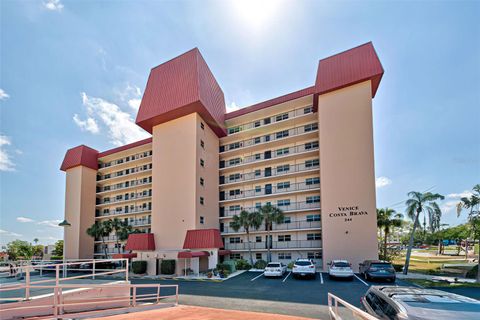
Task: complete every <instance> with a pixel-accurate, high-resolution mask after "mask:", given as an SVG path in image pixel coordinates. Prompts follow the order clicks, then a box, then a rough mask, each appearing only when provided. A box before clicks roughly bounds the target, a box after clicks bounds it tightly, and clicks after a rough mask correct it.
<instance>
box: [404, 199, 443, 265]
mask: <svg viewBox="0 0 480 320" xmlns="http://www.w3.org/2000/svg"><path fill="white" fill-rule="evenodd" d="M408 196H409V197H410V199H408V200H407V201H406V202H405V204H406V206H407V209H406V213H407V216H408V217H409V218H410V219H412V220H413V228H412V233H411V234H410V241H409V242H408V249H407V256H406V258H405V266H404V268H403V274H407V273H408V266H409V264H410V256H411V254H412V248H413V240H414V236H415V230H416V229H417V226H418V225H419V221H418V217H419V216H420V214H421V213H422V212H423V213H424V214H425V212H426V213H428V215H429V216H441V215H442V212H441V210H440V207H439V206H438V204H437V203H436V202H435V200H438V199H440V200H443V199H445V197H444V196H442V195H440V194H438V193H431V192H424V193H422V192H417V191H411V192H409V193H408Z"/></svg>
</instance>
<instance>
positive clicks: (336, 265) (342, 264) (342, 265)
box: [333, 262, 350, 268]
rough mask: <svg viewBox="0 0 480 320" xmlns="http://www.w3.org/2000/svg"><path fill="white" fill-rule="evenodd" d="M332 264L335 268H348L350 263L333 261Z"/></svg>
mask: <svg viewBox="0 0 480 320" xmlns="http://www.w3.org/2000/svg"><path fill="white" fill-rule="evenodd" d="M333 266H334V267H337V268H350V265H349V264H348V263H346V262H334V263H333Z"/></svg>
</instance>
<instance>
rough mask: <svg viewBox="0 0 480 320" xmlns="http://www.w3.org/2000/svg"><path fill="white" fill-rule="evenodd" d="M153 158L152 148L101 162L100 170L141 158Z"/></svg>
mask: <svg viewBox="0 0 480 320" xmlns="http://www.w3.org/2000/svg"><path fill="white" fill-rule="evenodd" d="M151 158H152V151H151V150H150V151H146V152H142V153H140V154H136V155H133V156H130V157H125V158H121V159H117V160H112V161H110V162H105V163H102V162H100V163H99V164H98V171H102V170H105V169H111V168H117V167H121V166H122V165H124V164H130V163H132V162H138V161H140V160H145V159H151ZM127 159H128V160H127Z"/></svg>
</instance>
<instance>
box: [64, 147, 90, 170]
mask: <svg viewBox="0 0 480 320" xmlns="http://www.w3.org/2000/svg"><path fill="white" fill-rule="evenodd" d="M97 159H98V151H97V150H95V149H92V148H90V147H87V146H84V145H81V146H78V147H75V148H72V149H69V150H67V153H66V154H65V158H63V162H62V165H61V167H60V170H62V171H67V170H68V169H71V168H73V167H77V166H85V167H87V168H90V169H94V170H98V160H97Z"/></svg>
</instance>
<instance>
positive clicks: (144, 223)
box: [128, 219, 152, 227]
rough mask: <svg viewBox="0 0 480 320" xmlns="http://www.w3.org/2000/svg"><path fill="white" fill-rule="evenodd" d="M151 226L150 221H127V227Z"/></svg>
mask: <svg viewBox="0 0 480 320" xmlns="http://www.w3.org/2000/svg"><path fill="white" fill-rule="evenodd" d="M151 224H152V219H136V220H131V221H128V225H130V226H132V227H141V226H149V225H151Z"/></svg>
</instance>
